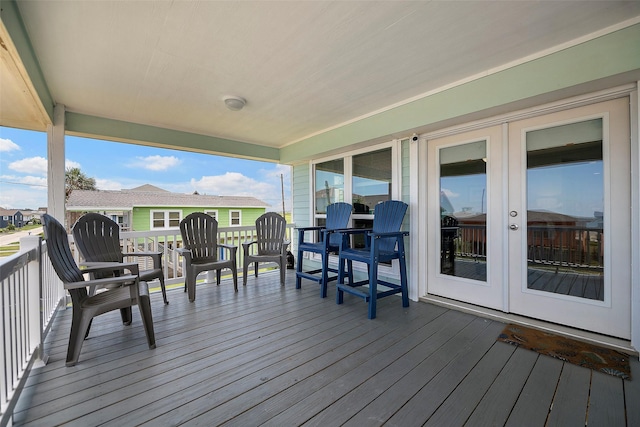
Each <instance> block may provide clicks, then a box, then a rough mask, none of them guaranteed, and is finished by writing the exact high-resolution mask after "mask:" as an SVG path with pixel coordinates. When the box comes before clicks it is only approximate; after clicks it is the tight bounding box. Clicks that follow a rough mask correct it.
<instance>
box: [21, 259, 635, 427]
mask: <svg viewBox="0 0 640 427" xmlns="http://www.w3.org/2000/svg"><path fill="white" fill-rule="evenodd" d="M329 288H330V291H329V297H328V298H326V299H321V298H320V297H319V289H318V285H317V284H314V283H311V282H309V281H303V289H302V290H296V289H295V285H294V274H293V272H292V271H288V274H287V285H286V286H285V287H281V286H280V285H279V283H278V274H277V273H275V274H274V273H265V274H261V275H260V277H259V278H258V279H257V280H254V279H253V278H251V280H250V281H249V283H248V285H247V286H246V287H244V288H243V287H242V285H241V286H240V291H239V292H238V293H237V294H234V292H233V287H232V285H231V283H230V282H229V281H226V282H223V284H222V285H220V286H219V287H217V286H215V285H211V284H209V285H199V286H198V288H197V297H196V301H195V302H194V303H189V302H188V299H187V295H186V294H185V293H183V292H182V291H181V290H175V291H171V292H169V300H170V304H169V305H168V306H164V305H163V304H162V298H161V295H160V294H153V295H152V302H153V316H154V324H155V332H156V338H157V348H156V349H154V350H149V349H148V348H147V345H146V340H145V338H144V332H143V329H142V327H141V322H140V318H139V315H138V312H137V308H136V309H134V323H133V325H132V326H128V327H126V326H122V324H121V323H120V321H119V313H112V314H107V315H104V316H101V317H98V318H96V319H95V320H94V324H93V327H92V330H91V334H90V336H89V339H87V340H86V341H85V344H84V346H83V348H82V353H81V355H80V361H79V363H78V365H76V366H75V367H71V368H66V367H65V366H64V357H65V351H66V345H67V341H66V340H67V337H68V331H69V322H70V310H66V311H65V313H64V314H63V315H62V316H58V318H57V319H56V321H55V325H54V330H53V332H52V334H51V335H50V339H49V342H48V344H47V350H48V351H49V353H50V360H49V363H48V364H47V365H46V366H44V367H41V368H38V369H36V370H35V372H34V373H33V374H32V376H31V377H30V379H29V380H28V384H27V388H26V389H25V391H24V392H23V396H22V398H21V400H20V402H19V403H18V406H17V408H16V413H15V417H14V425H16V426H56V425H69V426H83V427H84V426H97V425H107V426H118V427H121V426H138V425H145V426H172V425H187V426H196V425H203V426H214V425H223V424H224V425H234V426H256V425H270V426H278V427H282V426H294V425H308V426H337V425H351V426H374V425H389V426H417V425H433V426H462V425H468V426H485V425H486V426H489V425H492V426H493V425H495V426H502V425H509V426H572V425H575V426H585V425H587V423H588V425H589V426H608V427H611V426H625V425H626V426H639V425H640V405H638V402H640V370H639V369H640V365H639V363H638V360H637V358H636V359H634V360H633V361H632V375H636V379H634V380H632V381H623V380H620V379H618V378H615V377H613V376H609V375H606V374H602V373H598V372H592V371H590V370H588V369H585V368H580V367H577V366H575V365H570V364H565V363H563V362H561V361H559V360H557V359H553V358H550V357H547V356H541V355H538V354H537V353H534V352H532V351H528V350H524V349H520V348H516V347H514V346H511V345H508V344H505V343H502V342H496V337H497V336H498V334H499V333H500V331H501V330H502V328H503V327H504V325H503V324H501V323H499V322H494V321H491V320H486V319H483V318H479V317H475V316H473V315H470V314H466V313H462V312H458V311H454V310H449V309H446V308H443V307H439V306H435V305H430V304H426V303H415V302H412V303H411V306H410V307H409V308H407V309H404V308H403V307H402V305H401V303H400V300H399V298H397V297H395V296H394V297H389V298H385V299H383V300H381V301H379V304H378V317H377V319H375V320H367V307H366V304H365V303H364V302H363V301H362V300H360V299H356V298H355V297H350V296H349V295H346V296H345V304H344V305H340V306H338V305H336V303H335V288H334V287H332V286H330V287H329Z"/></svg>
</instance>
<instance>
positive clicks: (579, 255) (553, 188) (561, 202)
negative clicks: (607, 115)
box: [526, 119, 604, 301]
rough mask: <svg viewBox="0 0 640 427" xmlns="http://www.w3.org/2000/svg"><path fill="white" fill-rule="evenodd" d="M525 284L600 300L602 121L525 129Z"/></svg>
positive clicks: (602, 206) (602, 280)
mask: <svg viewBox="0 0 640 427" xmlns="http://www.w3.org/2000/svg"><path fill="white" fill-rule="evenodd" d="M526 142H527V261H528V266H529V267H528V274H527V287H528V288H529V289H535V290H540V291H545V292H553V293H559V294H565V295H571V296H577V297H580V298H587V299H595V300H600V301H603V300H604V229H603V224H604V178H603V173H604V163H603V155H602V149H603V146H602V119H595V120H589V121H585V122H580V123H572V124H568V125H563V126H555V127H552V128H546V129H540V130H536V131H532V132H528V133H527V136H526Z"/></svg>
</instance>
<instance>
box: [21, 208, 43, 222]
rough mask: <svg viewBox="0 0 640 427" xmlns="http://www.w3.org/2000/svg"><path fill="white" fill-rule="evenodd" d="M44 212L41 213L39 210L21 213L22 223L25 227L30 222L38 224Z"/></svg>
mask: <svg viewBox="0 0 640 427" xmlns="http://www.w3.org/2000/svg"><path fill="white" fill-rule="evenodd" d="M45 212H46V211H45ZM45 212H41V211H39V210H38V211H22V221H23V222H24V224H25V225H26V224H29V223H31V222H34V223H39V222H40V218H41V216H42V214H43V213H45Z"/></svg>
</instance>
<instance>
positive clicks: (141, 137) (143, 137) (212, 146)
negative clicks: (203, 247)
mask: <svg viewBox="0 0 640 427" xmlns="http://www.w3.org/2000/svg"><path fill="white" fill-rule="evenodd" d="M66 130H67V133H68V134H70V135H75V136H81V137H89V138H99V139H108V140H112V141H118V142H126V143H135V144H138V145H146V146H150V147H160V148H167V149H171V150H184V151H191V152H195V153H203V154H213V155H220V156H231V157H238V158H244V159H251V160H260V161H265V162H277V161H278V160H279V150H278V149H277V148H272V147H266V146H263V145H256V144H250V143H247V142H241V141H233V140H230V139H224V138H217V137H214V136H207V135H200V134H195V133H190V132H183V131H178V130H173V129H163V128H159V127H155V126H146V125H141V124H137V123H130V122H125V121H121V120H112V119H106V118H102V117H96V116H90V115H86V114H79V113H72V112H67V113H66Z"/></svg>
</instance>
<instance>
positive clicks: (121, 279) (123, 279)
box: [64, 274, 138, 289]
mask: <svg viewBox="0 0 640 427" xmlns="http://www.w3.org/2000/svg"><path fill="white" fill-rule="evenodd" d="M137 280H138V275H133V274H129V275H127V276H117V277H106V278H104V279H93V280H83V281H81V282H69V283H65V284H64V288H65V289H80V288H86V287H87V286H100V285H110V284H113V283H122V284H126V283H132V284H133V283H135V282H136V281H137Z"/></svg>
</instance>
